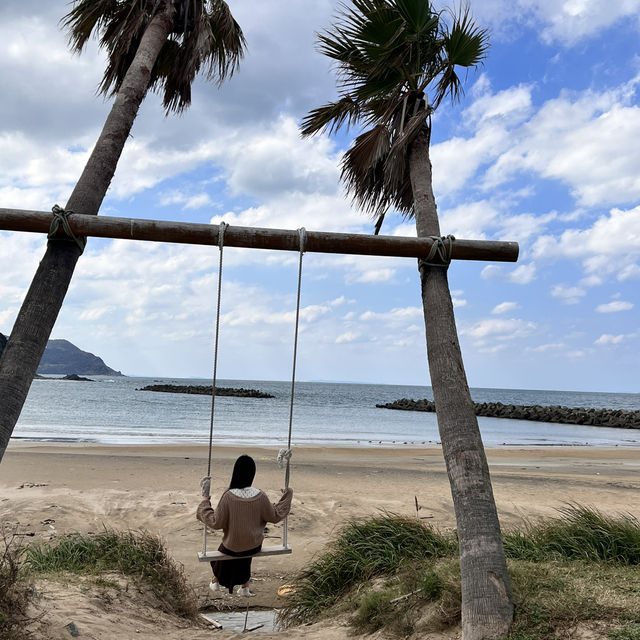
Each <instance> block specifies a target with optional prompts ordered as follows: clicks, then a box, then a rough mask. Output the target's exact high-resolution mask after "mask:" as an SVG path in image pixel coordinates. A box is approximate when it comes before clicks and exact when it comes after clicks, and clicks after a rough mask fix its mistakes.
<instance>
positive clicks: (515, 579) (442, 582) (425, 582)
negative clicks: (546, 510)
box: [279, 505, 640, 640]
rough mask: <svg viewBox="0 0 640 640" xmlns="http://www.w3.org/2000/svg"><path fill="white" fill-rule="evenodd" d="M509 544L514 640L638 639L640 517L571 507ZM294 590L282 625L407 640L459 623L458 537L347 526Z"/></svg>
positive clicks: (389, 525)
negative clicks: (323, 623) (598, 630)
mask: <svg viewBox="0 0 640 640" xmlns="http://www.w3.org/2000/svg"><path fill="white" fill-rule="evenodd" d="M504 537H505V549H506V552H507V556H508V558H509V571H510V574H511V579H512V585H513V596H514V605H515V621H514V626H513V628H512V630H511V634H510V636H509V640H557V638H559V637H563V636H562V634H563V633H565V631H566V632H567V633H569V632H570V631H571V630H573V629H576V628H577V627H578V626H580V625H581V624H587V625H596V626H597V625H601V626H602V627H603V628H604V629H615V630H614V631H610V632H609V635H607V636H606V637H607V639H608V640H640V598H639V597H638V594H640V574H639V573H638V570H637V565H638V564H639V562H638V560H639V559H640V558H639V556H640V523H638V521H637V520H636V519H635V518H633V517H632V516H629V515H623V516H618V517H610V516H605V515H603V514H601V513H600V512H598V511H597V510H595V509H592V508H588V507H582V506H577V505H571V506H568V507H565V508H563V509H562V510H561V511H560V517H559V518H555V519H548V520H545V521H542V522H541V523H539V524H536V525H531V524H529V525H527V526H525V528H524V529H523V530H521V531H518V530H513V531H511V532H509V533H507V534H505V536H504ZM293 584H294V586H295V589H296V590H295V592H294V593H293V594H292V595H291V597H290V599H289V600H288V603H287V605H286V606H285V607H284V608H283V609H282V610H281V612H280V616H279V617H280V621H281V623H282V624H283V625H284V626H291V625H295V624H300V623H304V622H311V621H316V620H318V619H320V618H322V617H329V616H335V615H339V614H349V615H351V624H352V626H353V628H354V631H355V632H356V633H372V632H373V631H377V630H378V629H383V628H384V629H385V631H387V632H390V633H394V634H396V635H398V636H404V637H406V636H408V635H409V634H411V633H418V634H419V633H425V634H426V633H428V632H432V631H437V630H441V629H445V628H447V627H450V626H452V625H455V624H457V623H459V621H460V591H461V589H460V575H459V567H458V560H457V539H456V536H455V534H448V535H443V534H441V533H438V532H437V531H434V530H433V529H431V528H429V527H428V526H425V525H423V524H421V523H420V522H419V521H417V520H415V519H408V518H401V517H397V516H393V515H388V514H385V515H383V516H381V517H375V518H370V519H368V520H362V521H357V522H352V523H349V524H348V525H347V526H345V527H344V528H343V529H342V530H341V531H340V532H339V533H338V535H337V537H336V539H335V540H334V541H333V542H331V543H330V544H329V546H328V548H327V551H326V552H325V553H324V554H322V555H321V556H319V557H318V558H317V559H316V560H315V561H314V562H313V563H312V564H311V565H309V566H308V567H307V568H306V569H304V570H303V571H301V572H300V573H299V574H298V576H297V577H296V578H295V579H294V581H293ZM404 596H406V597H404ZM606 633H607V632H606V631H603V636H604V635H605V634H606Z"/></svg>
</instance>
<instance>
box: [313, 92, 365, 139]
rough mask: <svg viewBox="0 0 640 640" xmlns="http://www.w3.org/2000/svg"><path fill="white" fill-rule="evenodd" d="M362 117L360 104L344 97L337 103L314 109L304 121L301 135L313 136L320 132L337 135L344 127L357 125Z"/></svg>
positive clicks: (349, 97)
mask: <svg viewBox="0 0 640 640" xmlns="http://www.w3.org/2000/svg"><path fill="white" fill-rule="evenodd" d="M359 117H360V103H359V102H357V101H356V100H354V99H353V98H352V97H351V96H343V97H342V98H340V100H338V101H337V102H330V103H329V104H325V105H324V106H322V107H318V108H317V109H312V110H311V111H310V112H309V113H308V114H307V115H306V116H305V117H304V118H303V119H302V124H301V127H302V129H301V134H302V135H303V136H312V135H314V134H316V133H319V132H320V131H326V132H327V133H329V134H332V133H335V132H336V131H338V130H339V129H340V128H341V127H342V126H343V125H345V124H346V126H347V127H349V126H351V125H352V124H355V123H356V122H357V121H358V118H359Z"/></svg>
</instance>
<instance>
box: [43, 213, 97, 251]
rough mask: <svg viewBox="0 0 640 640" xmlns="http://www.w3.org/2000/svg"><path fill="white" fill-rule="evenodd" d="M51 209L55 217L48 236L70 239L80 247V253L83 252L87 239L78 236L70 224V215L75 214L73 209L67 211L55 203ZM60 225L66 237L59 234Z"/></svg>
mask: <svg viewBox="0 0 640 640" xmlns="http://www.w3.org/2000/svg"><path fill="white" fill-rule="evenodd" d="M51 211H52V213H53V219H52V220H51V226H50V227H49V233H48V234H47V238H49V240H68V241H69V242H75V243H76V244H77V245H78V247H79V248H80V253H83V252H84V248H85V247H86V246H87V239H86V238H84V237H82V236H80V237H78V236H76V234H75V233H73V231H72V229H71V225H70V224H69V216H71V215H73V211H70V210H69V211H67V210H65V209H63V208H62V207H60V206H58V205H57V204H54V205H53V208H52V209H51ZM60 226H62V230H63V231H64V235H65V236H66V238H65V237H64V236H59V235H58V231H59V230H60Z"/></svg>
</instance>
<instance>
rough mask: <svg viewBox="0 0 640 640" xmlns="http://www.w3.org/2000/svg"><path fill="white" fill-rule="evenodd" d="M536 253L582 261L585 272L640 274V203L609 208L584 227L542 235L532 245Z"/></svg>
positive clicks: (623, 277)
mask: <svg viewBox="0 0 640 640" xmlns="http://www.w3.org/2000/svg"><path fill="white" fill-rule="evenodd" d="M533 254H534V256H536V257H539V258H541V257H544V258H547V259H558V258H571V259H578V260H581V261H582V264H583V267H584V269H585V272H586V274H587V275H588V276H590V275H595V276H596V277H598V278H602V277H603V276H605V275H607V274H609V275H614V276H617V278H618V279H619V280H625V279H628V278H635V277H638V276H640V268H639V267H638V261H639V260H640V206H638V207H635V208H634V209H629V210H622V209H617V208H616V209H611V211H610V212H609V214H608V215H606V216H601V217H599V218H598V219H597V220H596V221H595V222H594V223H593V225H592V226H591V227H589V228H587V229H566V230H565V231H563V232H562V234H561V235H560V237H554V236H542V237H540V238H539V239H538V240H537V241H536V242H535V244H534V246H533Z"/></svg>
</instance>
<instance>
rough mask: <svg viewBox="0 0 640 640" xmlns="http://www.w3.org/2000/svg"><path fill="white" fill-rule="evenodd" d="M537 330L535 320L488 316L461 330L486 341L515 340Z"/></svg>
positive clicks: (467, 334) (462, 332) (463, 333)
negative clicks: (489, 339)
mask: <svg viewBox="0 0 640 640" xmlns="http://www.w3.org/2000/svg"><path fill="white" fill-rule="evenodd" d="M535 330H536V325H535V323H533V322H528V321H526V320H520V319H517V318H511V319H502V318H487V319H485V320H481V321H480V322H478V323H476V324H475V325H473V326H472V327H468V328H465V329H463V330H461V331H460V333H461V335H465V336H470V337H471V338H475V339H479V340H482V341H485V340H486V339H488V338H491V339H492V340H493V339H495V340H513V339H515V338H523V337H526V336H529V335H531V334H532V333H533V332H534V331H535Z"/></svg>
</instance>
